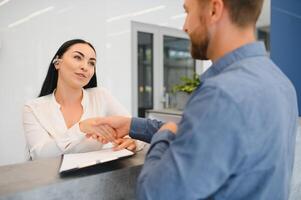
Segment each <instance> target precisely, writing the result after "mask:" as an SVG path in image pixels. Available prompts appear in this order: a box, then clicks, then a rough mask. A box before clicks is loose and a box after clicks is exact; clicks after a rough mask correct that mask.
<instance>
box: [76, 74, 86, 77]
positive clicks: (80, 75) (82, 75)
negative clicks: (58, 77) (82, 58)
mask: <svg viewBox="0 0 301 200" xmlns="http://www.w3.org/2000/svg"><path fill="white" fill-rule="evenodd" d="M75 74H76V75H77V76H79V77H81V78H87V76H86V75H85V74H82V73H75Z"/></svg>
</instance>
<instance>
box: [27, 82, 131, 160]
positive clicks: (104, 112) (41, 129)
mask: <svg viewBox="0 0 301 200" xmlns="http://www.w3.org/2000/svg"><path fill="white" fill-rule="evenodd" d="M81 104H82V106H83V114H82V116H81V119H80V120H79V121H82V120H85V119H88V118H92V117H104V116H110V115H123V116H129V113H128V111H127V110H126V109H125V108H124V107H123V106H122V105H121V104H120V103H119V102H118V101H117V100H116V99H115V98H114V97H113V96H112V95H111V94H110V93H109V92H108V90H106V89H105V88H102V87H98V88H91V89H85V90H83V98H82V102H81ZM23 125H24V131H25V137H26V140H27V143H28V147H29V153H30V156H31V158H32V159H37V158H42V157H54V156H59V155H62V154H65V153H79V152H88V151H96V150H100V149H102V148H104V146H105V145H103V144H101V143H100V142H98V141H96V140H94V139H92V138H86V137H85V134H84V133H82V132H81V131H80V128H79V123H76V124H74V125H73V126H72V127H71V128H69V129H68V128H67V126H66V124H65V120H64V117H63V114H62V112H61V110H60V104H58V102H57V101H56V99H55V96H54V93H52V94H50V95H47V96H43V97H39V98H37V99H34V100H32V101H30V102H28V103H26V104H25V106H24V110H23ZM109 145H110V144H109Z"/></svg>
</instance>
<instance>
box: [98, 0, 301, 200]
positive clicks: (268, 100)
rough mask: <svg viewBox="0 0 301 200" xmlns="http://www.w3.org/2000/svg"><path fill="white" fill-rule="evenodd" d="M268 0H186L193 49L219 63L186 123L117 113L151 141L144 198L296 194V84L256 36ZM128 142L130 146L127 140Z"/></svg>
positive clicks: (119, 122)
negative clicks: (292, 186) (293, 181)
mask: <svg viewBox="0 0 301 200" xmlns="http://www.w3.org/2000/svg"><path fill="white" fill-rule="evenodd" d="M262 3H263V0H185V4H184V8H185V11H186V12H187V16H186V21H185V25H184V31H185V32H186V33H187V34H188V35H189V37H190V39H191V54H192V56H193V58H196V59H202V60H204V59H210V60H212V62H213V65H212V66H211V67H210V68H209V69H208V70H207V71H206V72H205V73H204V74H203V75H202V76H201V78H200V79H201V81H202V83H201V84H200V86H199V87H198V88H197V89H196V91H195V92H194V93H193V94H192V96H191V98H190V100H189V101H188V103H187V105H186V108H185V110H184V113H183V118H182V120H181V122H180V123H179V124H178V125H176V124H174V123H172V122H169V123H165V124H163V123H161V122H158V121H155V120H149V119H141V118H132V119H130V118H125V117H109V118H103V119H100V120H99V121H98V124H99V125H100V124H108V125H110V126H111V127H113V128H114V129H115V130H116V132H117V134H118V137H123V136H125V135H127V134H129V135H130V136H131V137H133V138H136V139H140V140H143V141H146V142H150V143H151V145H150V149H149V151H148V153H147V155H146V159H145V163H144V167H143V169H142V171H141V174H140V176H139V178H138V184H137V195H138V199H229V200H236V199H239V200H248V199H254V200H278V199H279V200H284V199H288V192H289V185H290V179H291V173H292V167H293V156H294V146H295V133H296V128H297V102H296V94H295V90H294V87H293V86H292V84H291V82H290V81H289V80H288V79H287V78H286V76H285V75H284V74H283V73H282V72H281V71H280V70H279V68H278V67H277V66H276V65H275V64H274V63H273V62H272V61H271V60H270V59H269V58H268V57H267V56H266V51H265V49H264V45H263V44H262V43H260V42H255V36H254V31H255V23H256V21H257V18H258V16H259V14H260V11H261V7H262ZM120 148H122V146H120Z"/></svg>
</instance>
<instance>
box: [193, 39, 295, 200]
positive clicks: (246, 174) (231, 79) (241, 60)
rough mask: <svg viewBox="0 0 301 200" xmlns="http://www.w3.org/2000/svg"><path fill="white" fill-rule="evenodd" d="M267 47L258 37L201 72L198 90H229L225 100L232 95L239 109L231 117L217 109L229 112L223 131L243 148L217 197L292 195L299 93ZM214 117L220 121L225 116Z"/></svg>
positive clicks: (279, 196)
mask: <svg viewBox="0 0 301 200" xmlns="http://www.w3.org/2000/svg"><path fill="white" fill-rule="evenodd" d="M263 52H264V51H263V50H262V47H260V48H259V44H258V43H257V44H256V43H255V44H250V45H246V46H244V47H242V48H240V49H239V50H236V51H234V52H232V53H230V54H231V55H226V57H224V58H222V59H221V60H220V61H218V62H220V63H217V64H215V65H213V68H214V69H211V71H208V72H207V73H206V74H205V75H204V76H203V78H204V81H203V84H202V86H201V87H200V88H199V90H198V91H197V92H196V94H195V95H204V94H202V92H203V90H204V91H206V89H205V88H214V90H217V91H216V92H217V93H224V95H225V96H227V98H226V99H227V100H226V101H225V102H224V103H225V104H227V103H229V101H231V104H233V105H234V107H236V109H237V111H238V112H239V114H237V115H234V116H233V118H232V117H231V115H228V114H227V113H216V114H217V115H225V117H226V118H225V119H224V121H223V122H222V123H227V124H228V126H229V128H227V129H224V130H220V134H233V136H232V137H231V139H233V140H235V141H231V142H230V143H229V148H236V149H235V150H236V151H239V153H238V154H240V156H238V157H239V159H240V160H239V161H238V160H235V161H234V162H233V164H236V167H235V169H234V168H233V169H232V170H233V171H229V177H228V179H227V181H226V182H227V184H224V185H223V186H222V187H221V188H219V190H218V191H217V192H216V199H287V198H288V191H289V184H290V178H291V171H292V167H293V156H294V153H293V152H294V146H295V133H296V128H297V103H296V94H295V90H294V88H293V86H292V84H291V83H290V81H289V80H288V79H287V78H286V77H285V75H284V74H283V73H282V72H281V71H280V70H279V68H278V67H277V66H275V64H273V63H272V61H270V59H269V58H267V57H265V56H264V54H263ZM212 103H214V99H213V100H212ZM188 106H189V104H188ZM200 112H202V110H200ZM216 112H220V110H216ZM238 118H240V119H238ZM215 123H216V126H219V123H221V122H220V121H215ZM237 123H238V124H237ZM227 131H229V132H227ZM231 131H232V133H230V132H231ZM233 132H235V133H233ZM204 134H206V133H204ZM221 138H223V137H221ZM225 138H227V137H225ZM231 143H239V145H236V146H231V145H230V144H231ZM235 150H233V151H235Z"/></svg>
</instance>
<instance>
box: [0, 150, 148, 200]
mask: <svg viewBox="0 0 301 200" xmlns="http://www.w3.org/2000/svg"><path fill="white" fill-rule="evenodd" d="M147 149H148V147H145V148H144V150H142V151H140V152H137V153H136V154H135V155H134V156H132V157H129V158H123V159H120V160H115V161H111V162H108V163H103V164H98V165H95V166H91V167H88V168H84V169H80V170H78V171H75V172H72V173H69V174H66V175H64V176H60V175H59V167H60V164H61V157H57V158H49V159H41V160H36V161H30V162H26V163H22V164H16V165H7V166H1V167H0V177H1V179H0V199H1V197H4V196H7V195H12V194H17V193H22V192H24V191H31V190H37V189H38V188H40V187H44V188H45V187H47V186H49V185H57V184H60V187H61V186H62V184H65V183H67V182H70V181H71V182H72V181H76V180H78V179H85V178H89V177H93V176H97V179H95V180H100V179H110V181H112V180H111V179H112V176H114V177H115V178H117V177H118V176H121V179H122V178H124V175H123V174H124V173H127V174H128V173H129V172H130V171H131V170H132V169H134V168H135V170H136V171H135V172H134V179H136V177H137V176H138V174H139V171H140V168H141V166H142V165H143V163H144V157H145V154H146V152H147ZM114 173H115V175H114ZM116 174H117V175H116ZM129 176H130V175H129ZM118 181H119V180H117V182H118ZM125 181H126V180H125ZM134 182H135V181H134ZM97 184H100V185H101V183H98V182H97ZM133 184H134V183H133ZM133 184H132V185H133ZM132 185H131V186H132ZM133 187H134V186H133ZM133 189H134V188H133ZM27 197H29V196H28V195H27ZM73 197H74V196H73ZM18 198H20V195H19V196H18ZM18 198H15V199H18ZM11 199H14V198H11ZM24 199H25V198H24ZM91 199H92V198H91Z"/></svg>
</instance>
